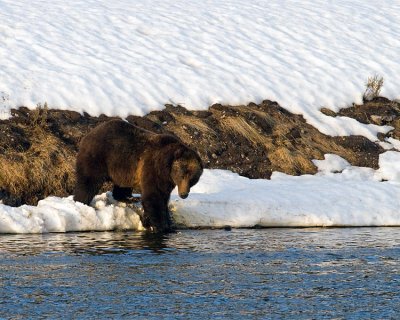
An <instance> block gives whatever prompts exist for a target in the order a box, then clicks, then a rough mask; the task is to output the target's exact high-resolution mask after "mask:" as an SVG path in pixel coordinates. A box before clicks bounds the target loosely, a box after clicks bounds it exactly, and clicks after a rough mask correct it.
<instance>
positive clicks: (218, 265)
mask: <svg viewBox="0 0 400 320" xmlns="http://www.w3.org/2000/svg"><path fill="white" fill-rule="evenodd" d="M399 245H400V228H343V229H261V230H250V229H249V230H246V229H242V230H232V231H222V230H187V231H181V232H179V233H176V234H170V235H164V236H156V235H149V234H145V233H137V232H136V233H135V232H93V233H67V234H47V235H1V236H0V318H5V319H9V318H12V319H28V318H49V319H56V318H64V319H70V318H74V319H85V318H87V319H110V318H114V319H115V318H143V319H152V318H153V319H159V318H163V319H209V318H212V319H219V318H229V319H246V318H249V319H282V318H291V319H293V318H296V319H324V318H326V319H332V318H339V319H343V318H345V319H360V318H364V319H371V318H374V319H396V318H398V317H399V312H400V247H399Z"/></svg>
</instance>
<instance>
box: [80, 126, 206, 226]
mask: <svg viewBox="0 0 400 320" xmlns="http://www.w3.org/2000/svg"><path fill="white" fill-rule="evenodd" d="M202 173H203V164H202V161H201V159H200V157H199V156H198V154H197V153H196V152H195V151H193V150H192V149H190V148H188V147H187V146H186V145H184V144H183V143H182V142H181V141H180V140H179V139H178V138H176V137H174V136H172V135H167V134H156V133H153V132H150V131H147V130H144V129H141V128H139V127H136V126H134V125H132V124H130V123H128V122H126V121H123V120H111V121H108V122H105V123H103V124H101V125H99V126H97V127H96V128H94V129H93V130H92V131H90V132H89V133H88V134H87V135H86V136H85V137H84V138H83V139H82V141H81V142H80V145H79V152H78V156H77V161H76V178H77V180H76V186H75V192H74V200H75V201H80V202H83V203H85V204H90V202H91V201H92V199H93V197H94V196H95V195H96V194H97V193H98V191H99V190H100V188H101V186H102V184H103V183H104V182H106V181H111V182H112V183H113V184H114V186H113V191H112V193H113V197H114V198H115V199H116V200H119V201H124V200H125V201H127V200H128V198H129V197H132V190H133V189H134V190H135V191H139V192H140V193H141V202H142V205H143V210H144V214H143V216H142V217H141V220H142V224H143V226H144V227H145V228H150V227H151V228H152V229H153V230H154V231H157V232H166V231H170V230H171V219H170V216H169V211H168V201H169V198H170V194H171V192H172V190H173V189H174V188H175V186H178V193H179V196H180V197H181V198H183V199H185V198H186V197H187V196H188V194H189V191H190V188H191V187H192V186H194V185H195V184H196V183H197V182H198V181H199V179H200V176H201V174H202Z"/></svg>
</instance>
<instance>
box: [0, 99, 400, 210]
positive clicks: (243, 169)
mask: <svg viewBox="0 0 400 320" xmlns="http://www.w3.org/2000/svg"><path fill="white" fill-rule="evenodd" d="M322 112H323V113H325V114H326V115H329V116H337V115H340V116H348V117H353V118H355V119H357V120H358V121H360V122H363V123H375V124H378V125H383V124H388V125H392V126H393V127H394V128H395V129H394V130H393V131H391V132H389V133H388V135H387V136H391V137H394V138H396V139H398V138H399V137H400V117H399V116H400V103H399V102H396V101H390V100H387V99H385V98H377V99H375V100H374V101H371V102H366V103H365V104H364V105H354V106H352V107H350V108H347V109H342V110H340V111H339V112H338V113H335V112H333V111H331V110H328V109H323V110H322ZM12 115H13V117H12V118H10V119H8V120H3V121H0V168H1V170H0V200H1V201H3V203H6V204H9V205H20V204H24V203H28V204H36V203H37V201H38V200H40V199H42V198H44V197H46V196H48V195H57V196H66V195H69V194H71V193H72V191H73V185H74V162H75V155H76V152H77V149H78V143H79V141H80V139H81V138H82V136H83V135H85V134H86V133H87V132H88V131H89V130H90V129H91V128H93V127H94V126H96V125H97V124H99V123H101V122H104V121H107V120H109V119H110V118H109V117H106V116H100V117H92V116H90V115H88V114H83V115H82V114H79V113H77V112H72V111H59V110H48V109H47V108H46V107H44V108H38V109H36V110H28V109H27V108H19V109H16V110H12ZM127 120H128V121H129V122H131V123H134V124H136V125H138V126H140V127H143V128H145V129H148V130H151V131H154V132H169V133H172V134H175V135H177V136H178V137H180V138H181V139H182V140H183V141H184V142H185V143H186V144H188V145H190V146H191V147H192V148H194V149H195V150H197V151H198V152H199V154H200V156H201V158H202V159H203V161H204V163H205V166H206V168H219V169H229V170H232V171H234V172H237V173H239V174H241V175H243V176H246V177H249V178H269V177H270V175H271V173H272V172H273V171H281V172H285V173H288V174H292V175H300V174H305V173H309V174H313V173H315V172H316V167H315V166H314V165H313V163H312V161H311V160H312V159H323V155H324V154H326V153H334V154H337V155H340V156H341V157H343V158H345V159H346V160H348V161H349V162H350V163H351V164H353V165H357V166H367V167H372V168H377V167H378V158H379V154H380V153H381V152H383V151H384V150H383V149H382V148H381V147H380V146H379V145H378V144H376V143H374V142H371V141H370V140H368V139H366V138H364V137H361V136H350V137H330V136H327V135H324V134H322V133H320V132H319V131H318V130H317V129H316V128H314V127H312V126H311V125H309V124H307V123H306V122H305V120H304V119H303V117H302V116H299V115H295V114H292V113H290V112H288V111H286V110H285V109H283V108H282V107H280V106H279V105H278V104H277V103H276V102H273V101H267V100H266V101H263V102H262V103H261V104H254V103H250V104H249V105H246V106H223V105H213V106H211V107H210V108H209V109H208V110H207V111H189V110H186V109H185V108H183V107H180V106H172V105H166V107H165V109H164V110H162V111H154V112H151V113H150V114H148V115H146V116H144V117H136V116H129V117H128V118H127ZM384 138H385V137H384V136H383V135H382V136H380V139H382V140H383V139H384ZM107 187H109V186H105V188H107Z"/></svg>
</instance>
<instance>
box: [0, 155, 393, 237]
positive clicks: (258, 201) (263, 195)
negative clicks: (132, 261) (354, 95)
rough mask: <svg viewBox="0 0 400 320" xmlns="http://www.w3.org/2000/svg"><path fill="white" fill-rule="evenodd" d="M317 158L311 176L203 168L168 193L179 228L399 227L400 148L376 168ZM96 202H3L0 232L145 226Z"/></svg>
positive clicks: (125, 210)
mask: <svg viewBox="0 0 400 320" xmlns="http://www.w3.org/2000/svg"><path fill="white" fill-rule="evenodd" d="M315 163H316V165H317V166H318V168H319V170H320V171H319V173H318V174H317V175H315V176H311V175H304V176H298V177H293V176H288V175H285V174H282V173H277V172H275V173H274V174H273V176H272V179H271V180H261V179H260V180H250V179H247V178H244V177H240V176H238V175H237V174H234V173H231V172H229V171H224V170H205V172H204V174H203V176H202V178H201V180H200V182H199V183H198V184H197V185H196V186H195V187H194V188H193V189H192V191H191V194H190V196H189V198H188V199H185V200H182V199H180V198H179V197H178V196H177V195H176V193H175V194H173V195H172V199H171V210H172V212H173V217H174V220H175V221H176V223H177V224H178V226H179V227H183V228H186V227H189V228H190V227H223V226H226V225H229V226H232V227H253V226H263V227H313V226H315V227H317V226H400V210H399V208H400V166H399V165H397V166H394V165H393V163H400V153H398V152H392V151H389V152H386V153H384V154H382V155H381V158H380V169H379V170H377V171H375V170H373V169H370V168H359V167H352V166H350V165H349V164H348V163H347V161H345V160H344V159H342V158H340V157H338V156H335V155H326V159H325V160H323V161H315ZM387 179H389V180H390V181H384V182H382V180H387ZM94 206H95V208H93V207H89V206H85V205H83V204H80V203H76V202H74V201H73V200H72V199H71V197H69V198H56V197H49V198H47V199H44V200H42V201H40V202H39V204H38V206H36V207H33V206H21V207H18V208H11V207H8V206H5V205H0V233H44V232H66V231H91V230H98V231H101V230H115V229H132V230H142V229H143V228H142V225H141V223H140V219H139V216H138V215H137V214H136V211H135V210H134V209H133V208H132V207H129V206H128V207H127V206H126V205H125V204H123V203H117V202H115V201H113V200H112V199H110V195H109V194H103V195H100V196H98V197H96V200H95V205H94Z"/></svg>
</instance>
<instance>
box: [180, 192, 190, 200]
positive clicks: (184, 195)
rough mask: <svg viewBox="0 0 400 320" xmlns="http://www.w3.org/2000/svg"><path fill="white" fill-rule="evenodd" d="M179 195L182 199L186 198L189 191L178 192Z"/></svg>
mask: <svg viewBox="0 0 400 320" xmlns="http://www.w3.org/2000/svg"><path fill="white" fill-rule="evenodd" d="M179 196H180V197H181V198H182V199H186V198H187V197H188V196H189V192H180V193H179Z"/></svg>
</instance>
